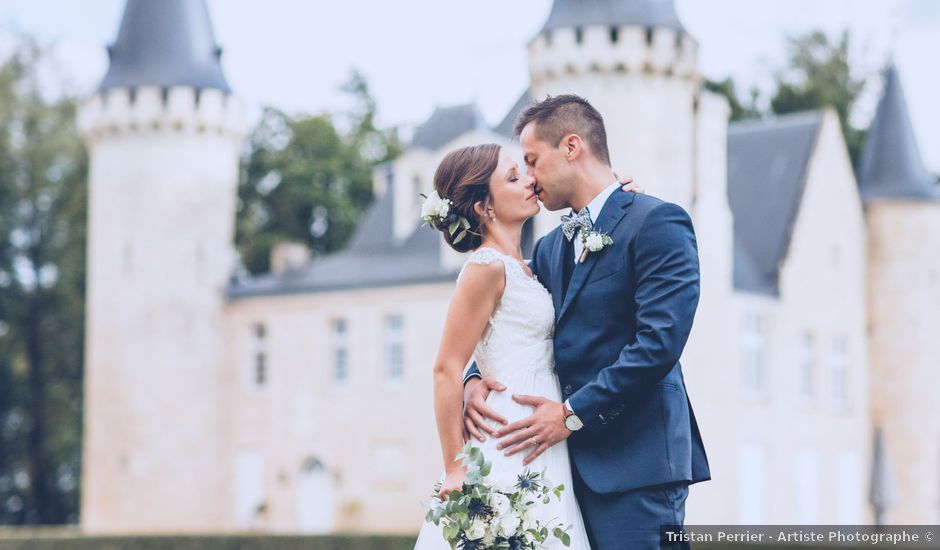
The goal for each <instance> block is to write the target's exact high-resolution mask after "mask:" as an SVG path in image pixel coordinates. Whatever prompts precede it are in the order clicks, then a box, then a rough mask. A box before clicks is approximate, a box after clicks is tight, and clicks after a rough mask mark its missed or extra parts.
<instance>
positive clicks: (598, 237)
mask: <svg viewBox="0 0 940 550" xmlns="http://www.w3.org/2000/svg"><path fill="white" fill-rule="evenodd" d="M581 244H583V245H584V252H582V253H581V257H580V258H578V263H579V264H581V263H584V261H585V260H587V257H588V254H590V253H591V252H600V251H601V250H604V248H606V247H608V246H610V245H612V244H614V240H613V239H611V238H610V235H608V234H607V233H600V232H598V231H591V232H590V233H588V234H587V235H585V234H584V232H583V231H582V232H581Z"/></svg>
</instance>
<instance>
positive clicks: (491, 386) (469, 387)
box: [463, 376, 509, 442]
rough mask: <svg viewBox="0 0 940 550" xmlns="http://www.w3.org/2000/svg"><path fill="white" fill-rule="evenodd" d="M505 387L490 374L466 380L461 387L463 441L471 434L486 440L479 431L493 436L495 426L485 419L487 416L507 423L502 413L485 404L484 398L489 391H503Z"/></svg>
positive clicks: (501, 422)
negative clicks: (462, 387)
mask: <svg viewBox="0 0 940 550" xmlns="http://www.w3.org/2000/svg"><path fill="white" fill-rule="evenodd" d="M505 389H506V386H504V385H502V384H501V383H500V382H499V380H497V379H495V378H493V377H491V376H486V377H484V378H482V379H478V378H476V377H474V378H472V379H470V380H468V381H467V383H466V384H465V385H464V389H463V403H464V409H463V424H464V430H463V431H464V441H466V440H468V439H469V438H470V437H471V436H472V437H475V438H477V439H478V440H480V441H481V442H483V441H486V437H485V436H484V435H483V433H481V432H486V433H488V434H490V435H493V436H495V435H496V428H494V427H492V426H491V425H490V424H489V422H487V421H486V419H487V418H491V419H493V420H495V421H497V422H499V423H500V424H503V425H506V424H508V423H509V421H508V420H506V419H505V418H503V416H502V415H500V414H499V413H498V412H496V411H495V410H493V409H492V408H491V407H490V406H488V405H487V404H486V398H487V397H489V395H490V392H491V391H504V390H505Z"/></svg>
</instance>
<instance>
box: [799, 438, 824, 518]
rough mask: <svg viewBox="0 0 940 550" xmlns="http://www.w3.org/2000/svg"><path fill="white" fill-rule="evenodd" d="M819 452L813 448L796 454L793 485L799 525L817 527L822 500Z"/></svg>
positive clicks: (801, 450)
mask: <svg viewBox="0 0 940 550" xmlns="http://www.w3.org/2000/svg"><path fill="white" fill-rule="evenodd" d="M819 472H820V459H819V451H818V450H817V449H814V448H811V447H805V448H803V449H800V450H799V451H798V452H797V453H796V464H795V468H794V474H795V475H794V478H793V481H792V483H793V485H794V488H795V491H796V509H797V523H798V524H800V525H817V524H819V522H820V519H819V503H820V501H821V500H823V499H822V496H823V495H822V491H821V485H822V483H821V478H822V476H821V475H820V473H819Z"/></svg>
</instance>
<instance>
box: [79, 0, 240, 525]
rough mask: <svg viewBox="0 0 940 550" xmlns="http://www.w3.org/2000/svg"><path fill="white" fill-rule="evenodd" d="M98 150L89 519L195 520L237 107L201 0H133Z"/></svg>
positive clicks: (205, 499)
mask: <svg viewBox="0 0 940 550" xmlns="http://www.w3.org/2000/svg"><path fill="white" fill-rule="evenodd" d="M109 53H110V68H109V70H108V72H107V75H106V76H105V78H104V80H103V81H102V83H101V85H100V87H99V88H98V90H97V92H96V93H95V95H94V96H93V97H91V98H90V99H89V100H88V101H87V102H86V103H85V104H84V105H83V106H82V108H81V110H80V112H79V127H80V129H81V132H82V135H83V137H84V139H85V142H86V144H87V147H88V151H89V156H90V170H89V204H88V259H87V281H88V285H87V309H86V340H85V342H86V345H85V354H86V356H85V407H86V408H85V417H84V422H85V424H84V426H85V430H84V451H83V452H84V457H83V473H82V505H81V508H82V527H83V529H84V530H85V531H88V532H117V531H135V530H136V531H140V530H146V531H148V532H152V531H200V530H207V529H212V528H217V526H218V525H219V524H220V522H221V521H222V519H223V518H224V517H225V516H226V514H227V513H229V508H230V506H228V505H227V504H226V503H225V502H219V496H218V495H219V494H220V491H221V490H223V488H224V487H225V484H226V481H225V477H226V475H227V471H226V469H225V466H226V464H227V461H226V460H224V458H223V453H222V441H221V434H222V433H223V431H222V429H221V428H222V423H221V420H222V412H221V410H220V407H219V392H220V388H221V386H222V384H221V381H222V380H223V372H222V360H221V358H222V352H223V347H222V340H221V338H222V336H223V332H224V331H223V330H222V307H223V296H224V289H225V286H226V284H227V281H228V279H229V275H230V272H231V268H232V266H233V259H234V251H233V245H232V243H233V231H234V217H235V199H236V183H237V177H238V156H239V148H240V144H241V141H242V137H243V134H244V130H243V125H242V119H241V116H240V111H239V109H238V105H237V102H236V101H235V99H234V98H233V97H232V95H231V93H230V90H229V86H228V84H227V83H226V81H225V78H224V76H223V74H222V70H221V67H220V65H219V58H220V53H221V51H220V49H219V48H218V46H216V44H215V39H214V37H213V33H212V28H211V25H210V21H209V14H208V10H207V7H206V3H205V1H204V0H159V1H157V0H128V2H127V4H126V7H125V10H124V15H123V18H122V21H121V27H120V31H119V33H118V38H117V41H116V42H115V43H114V44H113V46H111V47H110V48H109Z"/></svg>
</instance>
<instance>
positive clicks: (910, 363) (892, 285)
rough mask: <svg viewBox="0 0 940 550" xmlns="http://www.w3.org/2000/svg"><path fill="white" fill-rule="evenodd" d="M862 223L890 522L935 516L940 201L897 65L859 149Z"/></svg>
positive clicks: (938, 516) (876, 413)
mask: <svg viewBox="0 0 940 550" xmlns="http://www.w3.org/2000/svg"><path fill="white" fill-rule="evenodd" d="M859 187H860V191H861V195H862V199H863V200H864V201H865V210H866V224H867V226H868V265H869V269H868V326H869V334H870V340H869V341H870V354H869V355H870V361H871V370H872V372H871V375H872V376H871V392H872V393H871V402H872V421H873V423H874V425H875V428H876V429H879V428H880V429H881V432H882V433H883V442H884V449H883V453H884V454H885V455H886V456H885V458H886V462H887V464H888V465H889V466H888V467H889V468H890V471H889V472H888V476H889V477H890V481H891V482H892V483H891V485H892V486H893V489H894V490H893V494H894V499H893V503H892V504H891V505H890V506H888V507H887V509H886V510H884V512H885V517H884V519H885V522H886V523H888V524H893V523H904V524H921V523H937V522H938V521H940V508H938V502H940V493H938V489H940V486H938V474H940V402H938V401H937V399H936V395H935V389H936V388H937V387H938V386H940V370H938V369H937V357H940V338H938V337H937V335H938V333H940V257H938V256H937V253H936V251H937V249H938V248H940V201H938V194H937V186H936V184H935V183H934V178H933V176H931V175H930V173H929V172H928V171H927V169H926V168H925V167H924V164H923V162H922V160H921V156H920V152H919V151H918V148H917V142H916V139H915V137H914V132H913V129H912V128H911V121H910V117H909V115H908V111H907V106H906V103H905V100H904V93H903V91H902V89H901V83H900V81H899V78H898V72H897V69H896V68H895V67H894V65H893V64H892V65H891V66H889V67H888V69H887V70H886V71H885V78H884V91H883V92H882V97H881V100H880V103H879V105H878V110H877V112H876V114H875V118H874V121H873V122H872V126H871V130H870V133H869V136H868V139H867V141H866V143H865V146H864V149H863V151H862V157H861V161H860V170H859Z"/></svg>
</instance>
